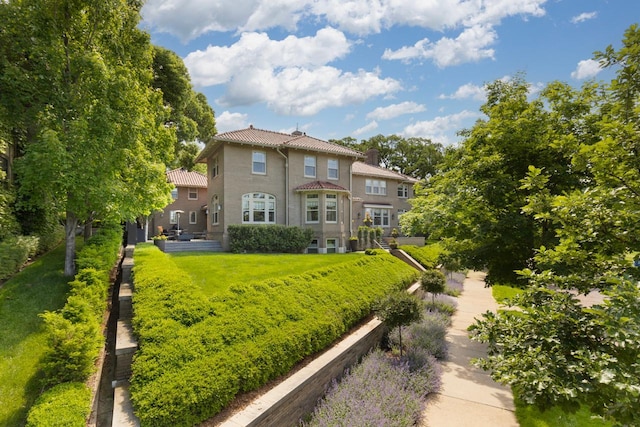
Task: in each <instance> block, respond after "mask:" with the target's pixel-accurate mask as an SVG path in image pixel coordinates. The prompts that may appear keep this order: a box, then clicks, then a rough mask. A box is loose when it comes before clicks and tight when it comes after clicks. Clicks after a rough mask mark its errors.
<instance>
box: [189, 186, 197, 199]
mask: <svg viewBox="0 0 640 427" xmlns="http://www.w3.org/2000/svg"><path fill="white" fill-rule="evenodd" d="M189 200H198V189H197V188H192V187H189Z"/></svg>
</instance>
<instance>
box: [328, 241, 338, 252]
mask: <svg viewBox="0 0 640 427" xmlns="http://www.w3.org/2000/svg"><path fill="white" fill-rule="evenodd" d="M336 240H337V239H327V241H326V247H327V253H328V254H335V253H336V247H337V245H336Z"/></svg>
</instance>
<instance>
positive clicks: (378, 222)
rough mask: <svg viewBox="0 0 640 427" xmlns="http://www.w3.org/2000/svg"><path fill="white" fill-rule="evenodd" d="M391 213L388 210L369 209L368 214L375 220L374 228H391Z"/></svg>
mask: <svg viewBox="0 0 640 427" xmlns="http://www.w3.org/2000/svg"><path fill="white" fill-rule="evenodd" d="M389 211H390V209H386V208H367V209H366V212H368V213H369V216H371V219H372V220H373V224H372V225H373V226H374V227H389V217H390V215H389Z"/></svg>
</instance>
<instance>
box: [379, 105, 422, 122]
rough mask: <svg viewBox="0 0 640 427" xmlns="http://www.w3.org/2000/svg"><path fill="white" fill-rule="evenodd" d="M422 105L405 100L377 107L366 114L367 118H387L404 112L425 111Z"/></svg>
mask: <svg viewBox="0 0 640 427" xmlns="http://www.w3.org/2000/svg"><path fill="white" fill-rule="evenodd" d="M425 110H426V108H425V106H424V105H421V104H417V103H415V102H411V101H407V102H401V103H400V104H391V105H388V106H386V107H378V108H376V109H375V110H373V111H371V112H370V113H369V114H367V119H369V120H389V119H393V118H394V117H398V116H402V115H404V114H413V113H420V112H422V111H425Z"/></svg>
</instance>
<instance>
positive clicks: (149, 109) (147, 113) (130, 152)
mask: <svg viewBox="0 0 640 427" xmlns="http://www.w3.org/2000/svg"><path fill="white" fill-rule="evenodd" d="M140 7H141V3H140V2H131V1H126V0H105V1H100V2H93V1H83V0H77V1H71V0H62V1H58V0H55V1H54V0H23V1H10V2H8V3H7V2H5V3H2V4H0V9H2V14H3V17H5V18H6V19H5V20H4V21H3V31H2V32H1V33H2V36H1V37H2V40H1V41H2V43H1V44H2V47H1V48H0V49H1V50H0V52H1V54H0V61H1V62H0V105H2V106H3V107H4V108H6V111H7V113H8V114H7V116H8V117H9V119H10V122H9V123H8V126H9V128H10V130H11V135H12V138H13V142H14V144H15V146H16V147H18V149H19V155H20V157H19V159H17V160H16V170H17V179H18V184H19V191H20V193H21V194H23V195H25V197H24V200H25V201H27V202H28V203H29V204H32V205H36V206H49V207H51V209H54V210H55V211H57V212H60V213H62V214H63V215H64V218H65V231H66V261H65V274H67V275H72V274H74V270H75V265H74V255H75V235H76V228H77V226H78V225H79V224H82V223H85V222H90V221H92V220H93V219H95V218H97V219H118V220H120V219H133V218H135V217H136V216H139V215H148V214H149V213H150V212H151V211H153V210H155V209H159V208H162V207H163V206H165V205H166V204H167V203H168V202H169V201H170V197H169V186H168V184H167V182H166V178H165V166H164V164H165V163H167V162H169V161H170V160H171V156H172V153H173V145H172V142H173V140H174V138H175V135H174V131H173V130H172V129H170V128H168V127H167V126H165V121H166V118H167V116H166V110H165V108H164V106H163V103H162V93H160V92H158V91H154V90H153V88H152V79H153V72H152V60H153V55H152V53H153V51H152V47H151V44H150V41H149V36H148V35H147V34H146V33H144V32H142V31H140V30H139V29H138V28H137V25H138V22H139V19H140V11H139V9H140Z"/></svg>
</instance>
